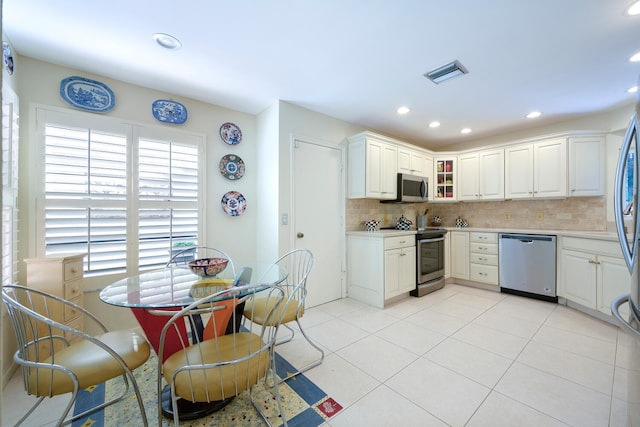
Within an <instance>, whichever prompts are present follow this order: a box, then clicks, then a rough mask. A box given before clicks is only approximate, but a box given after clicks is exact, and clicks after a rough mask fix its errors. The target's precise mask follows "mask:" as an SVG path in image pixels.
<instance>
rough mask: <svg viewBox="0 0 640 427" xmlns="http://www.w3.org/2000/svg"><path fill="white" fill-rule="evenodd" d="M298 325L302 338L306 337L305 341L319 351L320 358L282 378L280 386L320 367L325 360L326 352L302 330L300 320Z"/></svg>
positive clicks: (297, 321)
mask: <svg viewBox="0 0 640 427" xmlns="http://www.w3.org/2000/svg"><path fill="white" fill-rule="evenodd" d="M296 323H297V324H298V329H300V332H301V333H302V336H303V337H304V339H306V340H307V342H308V343H309V344H310V345H311V347H313V348H315V349H316V350H318V351H319V352H320V358H319V359H317V360H315V361H313V362H311V363H309V364H308V365H306V366H304V367H302V368H300V369H299V370H297V371H296V372H294V373H292V374H289V375H287V376H286V377H284V378H282V379H281V380H280V381H278V384H280V383H282V382H284V381H287V380H288V379H290V378H293V377H295V376H296V375H298V374H301V373H303V372H306V371H308V370H309V369H311V368H315V367H316V366H318V365H320V364H321V363H322V361H323V360H324V350H322V349H321V348H320V347H318V345H316V344H315V343H314V342H313V341H311V338H309V336H308V335H307V334H306V332H305V331H304V329H303V328H302V325H301V324H300V320H299V319H296ZM285 326H286V325H285ZM287 328H289V329H291V328H290V327H288V326H287ZM292 331H293V330H292ZM292 338H293V337H292Z"/></svg>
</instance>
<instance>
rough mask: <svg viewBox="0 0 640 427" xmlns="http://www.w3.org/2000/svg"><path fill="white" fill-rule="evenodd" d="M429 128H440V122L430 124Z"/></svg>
mask: <svg viewBox="0 0 640 427" xmlns="http://www.w3.org/2000/svg"><path fill="white" fill-rule="evenodd" d="M429 127H430V128H437V127H440V122H437V121H436V122H431V123H429Z"/></svg>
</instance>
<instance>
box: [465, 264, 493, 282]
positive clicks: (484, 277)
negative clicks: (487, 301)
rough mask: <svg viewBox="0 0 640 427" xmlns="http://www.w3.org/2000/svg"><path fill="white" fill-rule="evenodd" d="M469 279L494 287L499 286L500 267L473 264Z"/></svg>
mask: <svg viewBox="0 0 640 427" xmlns="http://www.w3.org/2000/svg"><path fill="white" fill-rule="evenodd" d="M469 279H471V280H475V281H476V282H484V283H489V284H492V285H497V284H498V267H497V266H494V265H481V264H471V267H470V271H469Z"/></svg>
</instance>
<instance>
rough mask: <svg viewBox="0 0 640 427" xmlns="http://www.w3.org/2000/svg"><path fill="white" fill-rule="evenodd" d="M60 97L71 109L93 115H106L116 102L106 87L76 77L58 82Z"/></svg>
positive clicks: (93, 81)
mask: <svg viewBox="0 0 640 427" xmlns="http://www.w3.org/2000/svg"><path fill="white" fill-rule="evenodd" d="M60 96H61V97H62V99H64V100H65V101H66V102H67V103H68V104H69V105H71V106H72V107H75V108H79V109H81V110H87V111H92V112H94V113H106V112H107V111H109V110H111V109H112V108H113V106H114V105H115V102H116V97H115V95H114V94H113V91H112V90H111V89H109V87H107V85H105V84H104V83H100V82H97V81H95V80H90V79H85V78H84V77H78V76H71V77H67V78H66V79H63V80H62V81H61V82H60Z"/></svg>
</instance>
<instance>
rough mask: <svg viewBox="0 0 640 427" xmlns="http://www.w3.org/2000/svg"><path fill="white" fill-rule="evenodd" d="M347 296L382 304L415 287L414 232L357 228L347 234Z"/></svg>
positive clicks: (382, 305) (375, 304)
mask: <svg viewBox="0 0 640 427" xmlns="http://www.w3.org/2000/svg"><path fill="white" fill-rule="evenodd" d="M347 268H348V270H347V278H348V289H349V298H353V299H355V300H358V301H362V302H364V303H366V304H370V305H373V306H375V307H379V308H384V304H385V301H386V300H388V299H390V298H393V297H397V296H400V295H403V294H408V293H409V291H411V290H413V289H415V287H416V243H415V234H414V233H413V232H409V233H407V234H398V233H393V234H391V235H389V234H387V233H365V232H357V233H353V234H350V235H348V236H347Z"/></svg>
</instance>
